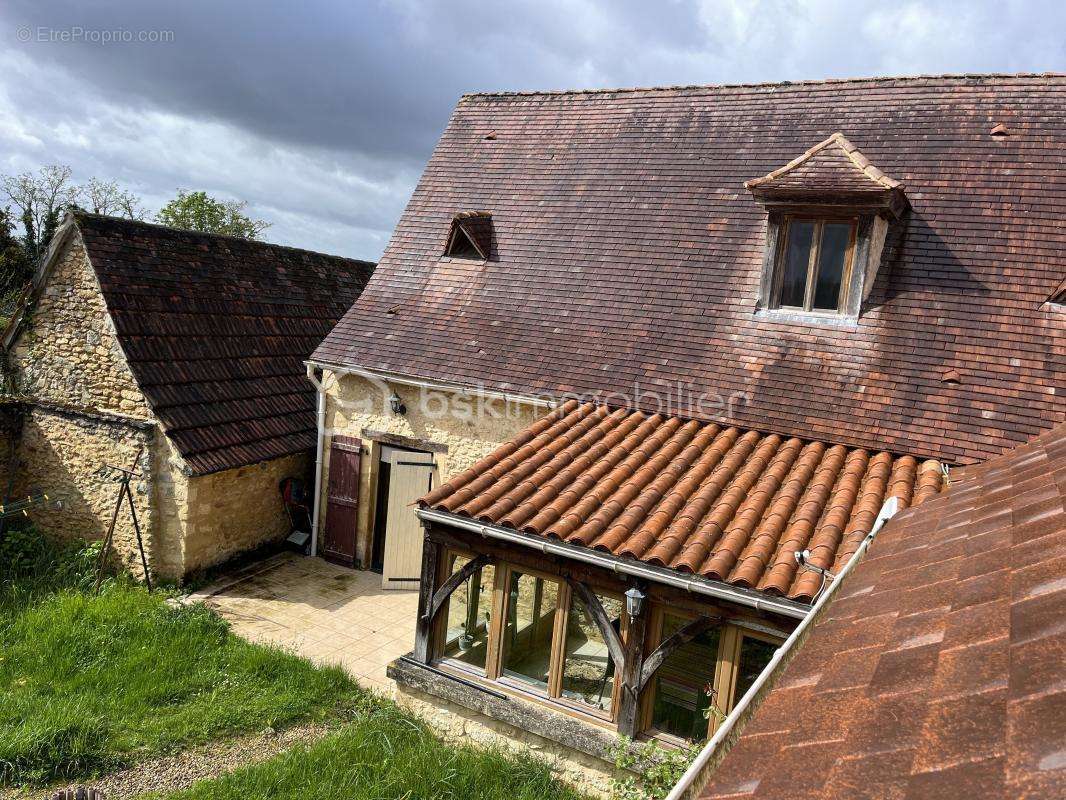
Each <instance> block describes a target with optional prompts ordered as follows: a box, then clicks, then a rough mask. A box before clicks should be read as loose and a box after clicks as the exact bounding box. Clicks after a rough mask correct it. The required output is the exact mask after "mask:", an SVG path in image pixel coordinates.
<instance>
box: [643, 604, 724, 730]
mask: <svg viewBox="0 0 1066 800" xmlns="http://www.w3.org/2000/svg"><path fill="white" fill-rule="evenodd" d="M690 621H691V620H690V619H689V618H687V617H681V616H677V615H675V614H670V613H663V615H662V629H661V633H660V635H659V641H665V640H666V639H668V638H669V637H670V636H672V635H673V634H674V633H676V632H677V631H678V630H680V629H681V628H683V627H684V626H685V625H687V624H688V623H689V622H690ZM720 638H721V628H711V629H710V630H706V631H704V632H703V633H701V634H700V635H699V636H696V637H695V638H694V639H692V640H691V641H690V642H687V643H685V644H683V645H681V646H680V647H679V648H677V649H676V650H675V651H674V652H673V653H671V654H670V655H669V656H668V657H667V659H666V660H665V661H664V662H663V664H662V666H661V667H659V669H658V670H657V671H656V673H655V679H654V680H653V684H654V685H653V686H652V691H653V692H654V695H653V700H652V706H651V727H653V728H654V729H655V730H657V731H660V732H662V733H665V734H668V735H670V736H676V737H677V738H679V739H688V740H689V741H693V742H698V741H702V740H703V739H706V738H707V726H708V712H707V709H708V707H709V706H710V704H711V700H712V693H711V692H710V691H708V688H709V687H710V686H712V685H713V683H714V677H715V667H716V666H717V664H718V643H719V639H720Z"/></svg>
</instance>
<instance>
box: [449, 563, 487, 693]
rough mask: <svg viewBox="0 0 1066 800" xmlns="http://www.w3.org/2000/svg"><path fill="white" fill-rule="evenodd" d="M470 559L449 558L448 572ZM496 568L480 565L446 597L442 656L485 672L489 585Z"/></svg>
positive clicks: (456, 569) (457, 569)
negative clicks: (445, 626) (446, 616)
mask: <svg viewBox="0 0 1066 800" xmlns="http://www.w3.org/2000/svg"><path fill="white" fill-rule="evenodd" d="M469 561H470V559H469V558H467V557H466V556H459V555H453V556H452V557H451V569H450V570H449V574H450V575H454V574H455V573H456V572H458V571H459V570H461V569H462V568H463V567H464V566H465V565H466V564H467V562H469ZM495 574H496V571H495V569H494V568H493V567H492V566H491V565H490V566H485V567H482V568H481V569H479V570H477V571H476V572H474V574H473V575H471V576H470V577H469V578H467V579H466V580H465V581H464V582H463V584H462V585H461V586H459V587H458V588H457V589H456V590H455V591H454V592H452V595H451V597H449V598H448V623H447V624H448V632H447V634H446V636H445V639H444V657H445V658H450V659H454V660H456V661H461V662H463V663H464V664H469V665H470V666H472V667H476V668H477V669H479V670H481V671H482V672H484V671H485V656H486V653H487V652H488V638H489V622H490V620H491V614H492V584H493V580H494V578H495Z"/></svg>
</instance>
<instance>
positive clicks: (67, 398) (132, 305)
mask: <svg viewBox="0 0 1066 800" xmlns="http://www.w3.org/2000/svg"><path fill="white" fill-rule="evenodd" d="M373 268H374V265H373V264H372V263H368V262H365V261H356V260H353V259H348V258H340V257H337V256H329V255H323V254H320V253H314V252H309V251H306V250H298V249H295V248H291V247H282V246H279V245H273V244H266V243H263V242H257V241H249V240H246V239H239V238H235V237H230V236H219V235H213V234H204V233H196V232H190V231H181V230H175V229H172V228H167V227H163V226H159V225H151V224H147V223H143V222H136V221H130V220H125V219H117V218H113V217H105V216H98V215H93V214H87V213H83V212H80V211H75V212H72V213H70V214H68V215H67V217H66V219H65V220H64V222H63V224H62V226H61V227H60V230H59V231H58V232H57V234H56V236H55V238H54V239H53V241H52V244H51V247H50V250H49V252H48V254H47V256H46V258H45V260H44V262H43V263H42V265H41V267H40V268H39V270H38V272H37V275H36V276H35V278H34V281H33V283H32V285H31V286H30V287H29V288H28V289H27V292H26V296H25V298H24V300H23V302H22V303H21V304H20V307H19V310H18V311H17V313H16V315H15V317H14V318H13V319H12V321H11V323H10V324H9V326H8V329H7V331H6V333H5V336H4V346H5V347H4V354H5V357H6V361H7V363H6V364H5V374H6V380H7V387H6V390H7V394H8V397H9V398H10V401H11V402H13V403H14V404H15V406H16V407H17V409H18V410H19V412H20V413H19V416H20V420H19V423H20V424H19V425H17V426H8V430H12V431H17V433H15V434H14V435H10V436H9V439H10V444H11V447H10V455H9V458H8V463H7V464H6V465H5V471H7V472H9V473H10V474H11V475H12V476H13V477H12V479H11V481H10V483H9V484H8V495H9V496H13V495H17V496H25V495H27V494H34V493H45V494H47V495H48V496H49V498H51V499H53V500H58V501H59V504H58V507H57V506H56V504H55V503H49V504H45V505H41V506H38V507H37V508H36V509H35V510H34V511H33V512H32V514H31V516H32V517H33V518H34V521H35V522H36V523H37V524H38V525H39V526H40V527H41V528H42V530H44V531H45V532H46V533H49V534H53V535H56V536H59V537H63V538H69V537H82V538H86V539H94V538H100V537H102V536H104V535H105V533H106V530H107V528H108V525H109V523H110V522H111V516H112V514H113V512H114V507H115V501H116V498H117V496H118V485H117V484H116V482H115V480H114V477H113V474H114V473H113V470H109V467H108V465H111V466H120V467H125V468H129V467H131V466H132V465H133V464H134V463H136V470H137V472H138V476H137V478H136V479H135V480H134V482H133V483H132V484H131V487H132V489H133V496H134V498H135V503H136V506H137V513H138V517H139V521H140V524H141V527H142V530H143V532H144V534H145V540H146V541H145V544H146V549H147V551H148V558H149V564H150V569H151V571H152V572H153V573H155V574H157V575H159V576H161V577H164V578H167V579H171V580H180V579H181V578H183V577H184V576H186V575H188V574H189V573H190V572H193V571H195V570H198V569H202V568H204V567H209V566H211V565H213V564H217V563H220V562H222V561H224V560H226V559H228V558H229V557H231V556H233V555H235V554H237V553H239V552H241V551H245V550H249V549H251V548H255V547H257V546H259V545H261V544H263V543H265V542H269V541H271V540H278V539H280V538H281V537H283V536H285V535H287V534H288V532H289V530H290V523H289V519H288V515H287V513H286V511H285V508H284V505H283V504H282V501H281V497H280V493H279V482H280V481H282V480H283V479H284V478H287V477H293V478H299V479H301V480H304V479H306V478H307V476H308V473H309V471H310V467H311V465H312V460H313V449H314V446H315V428H316V422H315V411H314V404H315V393H314V390H313V388H312V385H311V383H309V382H308V380H307V378H306V373H305V367H304V360H305V359H307V358H308V357H309V355H310V354H311V351H312V350H313V349H314V347H315V346H316V345H317V344H318V342H319V341H320V340H321V339H322V337H323V336H325V334H326V333H327V332H328V331H329V330H330V328H331V327H332V326H333V325H334V323H336V321H337V320H338V319H339V318H340V317H341V316H342V315H343V314H344V312H345V311H346V310H347V309H348V308H349V307H350V306H351V304H352V303H353V302H354V301H355V299H356V298H357V297H358V296H359V293H360V292H361V291H362V288H363V286H364V285H365V284H366V282H367V280H368V279H369V277H370V274H371V272H372V271H373ZM9 407H10V403H9ZM138 453H139V454H140V455H139V456H138ZM135 460H136V461H135ZM109 472H110V474H109ZM114 543H115V552H116V555H117V557H118V558H119V560H121V561H122V562H123V563H124V564H126V565H127V566H129V567H130V568H131V569H132V570H133V571H134V572H135V573H137V572H140V559H139V556H138V554H137V550H136V542H135V534H134V529H133V523H132V518H131V515H130V514H129V511H128V509H124V510H123V512H122V513H121V514H119V516H118V521H117V527H116V530H115V536H114Z"/></svg>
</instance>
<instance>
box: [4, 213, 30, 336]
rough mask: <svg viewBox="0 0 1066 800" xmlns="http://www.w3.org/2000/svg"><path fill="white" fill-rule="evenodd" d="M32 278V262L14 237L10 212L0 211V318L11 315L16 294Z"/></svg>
mask: <svg viewBox="0 0 1066 800" xmlns="http://www.w3.org/2000/svg"><path fill="white" fill-rule="evenodd" d="M31 277H33V262H32V261H31V260H30V259H29V257H28V256H27V255H26V249H25V248H24V247H23V245H22V242H21V241H19V239H18V237H17V236H16V235H15V223H14V222H13V220H12V218H11V210H10V209H8V208H3V209H0V317H8V316H10V314H11V306H12V304H13V303H14V301H15V298H16V297H17V296H18V292H19V291H20V290H21V289H22V287H23V286H24V285H25V284H26V283H27V282H28V281H29V280H30V278H31Z"/></svg>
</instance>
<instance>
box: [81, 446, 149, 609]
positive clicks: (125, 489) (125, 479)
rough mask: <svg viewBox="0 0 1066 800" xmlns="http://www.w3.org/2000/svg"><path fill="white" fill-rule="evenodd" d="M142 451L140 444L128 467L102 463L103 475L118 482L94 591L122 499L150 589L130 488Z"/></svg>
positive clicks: (101, 575)
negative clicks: (127, 505)
mask: <svg viewBox="0 0 1066 800" xmlns="http://www.w3.org/2000/svg"><path fill="white" fill-rule="evenodd" d="M143 452H144V446H143V445H142V446H141V447H140V448H138V449H137V455H136V456H134V458H133V463H132V464H131V465H130V468H129V469H125V468H123V467H117V466H115V465H114V464H104V466H103V468H102V471H103V473H104V474H105V475H109V476H111V477H114V479H115V480H117V481H118V483H119V489H118V498H117V499H116V500H115V510H114V512H113V513H112V514H111V524H110V525H109V526H108V528H107V535H106V536H104V544H103V547H102V548H101V549H100V556H99V558H98V560H97V563H96V584H95V585H94V586H93V592H94V593H96V592H98V591H99V590H100V584H101V583H102V582H103V580H104V566H105V564H106V561H107V552H108V550H110V549H111V543H112V541H113V540H114V538H115V524H116V523H117V522H118V513H119V511H121V510H122V501H123V500H127V501H129V505H130V516H131V517H132V519H133V530H134V532H135V533H136V534H137V550H138V551H139V552H140V554H141V568H142V569H143V570H144V583H145V585H146V586H147V587H148V591H149V592H150V591H152V576H151V575H149V574H148V559H147V557H146V556H145V554H144V540H143V539H142V538H141V524H140V522H139V521H138V519H137V507H136V506H135V505H134V503H133V492H132V491H131V490H130V481H131V480H132V479H133V478H138V477H140V475H141V473H140V472H138V471H137V464H139V463H140V460H141V453H143Z"/></svg>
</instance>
